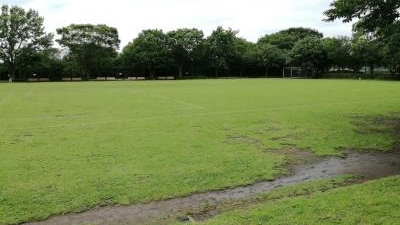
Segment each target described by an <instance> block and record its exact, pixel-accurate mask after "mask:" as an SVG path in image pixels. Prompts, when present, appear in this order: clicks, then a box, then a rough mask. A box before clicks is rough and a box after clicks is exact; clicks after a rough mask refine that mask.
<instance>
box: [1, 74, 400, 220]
mask: <svg viewBox="0 0 400 225" xmlns="http://www.w3.org/2000/svg"><path fill="white" fill-rule="evenodd" d="M0 115H1V118H0V125H1V126H0V137H1V139H0V159H1V160H0V171H1V173H0V224H10V223H19V222H22V221H29V220H32V219H40V218H46V217H48V216H50V215H53V214H59V213H65V212H71V211H82V210H86V209H88V208H91V207H94V206H96V205H103V204H128V203H135V202H148V201H152V200H158V199H165V198H171V197H176V196H182V195H188V194H190V193H195V192H202V191H206V190H214V189H221V188H226V187H232V186H238V185H244V184H250V183H254V182H256V181H260V180H266V179H273V178H274V177H275V176H277V175H279V174H282V173H284V172H285V170H284V165H285V162H286V157H285V156H284V155H280V154H279V150H280V149H285V148H288V147H296V148H301V149H309V150H311V151H313V152H315V153H316V154H318V155H328V154H330V155H338V154H341V149H346V148H351V149H361V150H369V149H377V150H390V149H391V148H392V147H393V146H394V144H395V142H396V141H397V137H396V136H394V134H393V131H394V129H395V127H394V126H393V123H391V122H390V121H393V120H394V119H395V120H398V119H399V118H400V83H399V82H380V81H349V80H346V81H343V80H340V81H339V80H282V79H276V80H274V79H249V80H244V79H243V80H196V81H171V82H168V81H167V82H165V81H161V82H158V81H152V82H151V81H150V82H80V83H32V84H18V83H13V84H4V83H3V84H0ZM388 121H389V122H388Z"/></svg>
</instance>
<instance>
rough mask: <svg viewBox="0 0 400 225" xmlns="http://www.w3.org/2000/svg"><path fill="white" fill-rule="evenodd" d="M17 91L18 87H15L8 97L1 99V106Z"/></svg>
mask: <svg viewBox="0 0 400 225" xmlns="http://www.w3.org/2000/svg"><path fill="white" fill-rule="evenodd" d="M16 91H17V89H14V91H12V92H10V93H9V94H8V95H7V96H6V97H4V98H3V99H2V100H1V101H0V106H2V105H3V104H4V103H5V102H7V100H8V99H10V98H11V97H12V96H13V95H14V94H15V92H16Z"/></svg>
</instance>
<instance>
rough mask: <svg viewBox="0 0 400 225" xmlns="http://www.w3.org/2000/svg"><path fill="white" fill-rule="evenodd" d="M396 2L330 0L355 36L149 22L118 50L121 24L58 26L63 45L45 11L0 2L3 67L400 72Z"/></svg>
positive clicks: (145, 72)
mask: <svg viewBox="0 0 400 225" xmlns="http://www.w3.org/2000/svg"><path fill="white" fill-rule="evenodd" d="M356 4H364V5H356ZM365 4H366V5H365ZM368 4H369V5H368ZM399 4H400V3H398V1H395V0H387V1H383V0H381V1H361V2H353V1H345V0H336V1H334V2H332V4H331V8H330V9H328V10H327V11H326V12H324V13H325V15H326V20H327V21H331V20H335V19H343V21H344V22H348V21H351V20H352V19H353V18H355V17H358V18H360V19H359V21H358V22H356V24H355V26H354V29H353V35H352V37H328V38H324V37H323V35H322V33H320V32H319V31H317V30H314V29H311V28H303V27H295V28H289V29H285V30H281V31H279V32H276V33H273V34H266V35H264V36H262V37H260V38H259V39H258V41H257V42H256V43H253V42H249V41H247V40H246V39H244V38H241V37H240V36H239V31H237V30H233V29H231V28H228V29H226V28H223V27H217V28H216V29H215V30H214V31H212V33H211V34H210V35H209V36H207V37H205V35H204V33H203V31H201V30H199V29H196V28H182V29H177V30H173V31H169V32H163V31H162V30H159V29H148V30H143V31H142V32H141V33H139V35H138V36H137V37H136V38H134V39H133V40H132V41H131V42H129V43H128V44H127V45H126V46H123V47H122V50H121V51H119V48H120V46H119V45H120V40H119V36H118V30H117V29H116V28H114V27H110V26H107V25H102V24H101V25H93V24H71V25H69V26H67V27H62V28H59V29H57V30H56V33H57V34H58V38H57V39H55V41H56V42H57V43H58V44H59V46H60V47H54V35H53V34H51V33H46V32H45V31H44V26H43V21H44V18H43V17H40V15H39V13H38V12H37V11H35V10H32V9H31V10H28V11H25V10H24V9H22V8H20V7H18V6H11V7H9V6H8V5H3V6H2V8H1V15H0V75H2V77H3V78H5V77H6V76H8V75H9V76H12V77H13V78H14V79H17V80H26V79H27V78H29V77H32V76H40V77H47V78H50V79H51V80H61V78H63V77H80V78H82V79H85V80H89V79H94V78H96V77H99V76H101V77H107V76H113V77H117V78H126V77H131V76H140V77H146V78H147V79H156V78H157V77H160V76H174V77H175V78H177V79H188V78H197V77H261V76H262V77H278V76H279V77H280V76H282V71H283V69H284V68H285V67H297V68H301V70H300V71H301V72H300V74H299V75H301V76H306V77H313V78H318V77H323V76H324V75H326V74H328V72H331V73H332V71H336V72H338V73H340V74H343V73H344V72H349V71H352V72H353V73H358V72H359V71H360V69H361V68H362V67H368V68H369V76H373V75H374V70H375V68H376V67H385V68H387V69H388V70H389V71H390V73H391V75H392V76H393V77H400V51H399V50H400V25H399V21H398V18H399V12H398V9H399ZM367 8H368V10H366V11H363V9H367Z"/></svg>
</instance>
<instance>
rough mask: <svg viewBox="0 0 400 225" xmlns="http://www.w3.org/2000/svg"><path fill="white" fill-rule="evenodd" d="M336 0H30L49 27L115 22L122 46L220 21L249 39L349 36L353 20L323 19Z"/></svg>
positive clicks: (52, 29) (206, 29)
mask: <svg viewBox="0 0 400 225" xmlns="http://www.w3.org/2000/svg"><path fill="white" fill-rule="evenodd" d="M331 1H332V0H307V1H298V0H279V1H278V0H247V1H243V0H113V1H85V0H30V1H27V2H26V3H25V4H23V5H22V6H23V7H25V8H33V9H36V10H38V11H39V14H40V15H42V16H43V17H44V19H45V26H46V29H47V30H48V31H49V32H53V33H55V29H56V28H59V27H63V26H68V25H69V24H71V23H93V24H107V25H109V26H113V27H116V28H117V29H118V31H119V35H120V39H121V41H122V42H121V48H122V47H123V46H125V45H126V44H127V43H128V42H129V41H131V40H132V39H133V38H135V37H136V36H137V34H138V33H139V32H141V30H143V29H153V28H158V29H163V30H164V31H170V30H174V29H177V28H192V27H195V28H198V29H201V30H203V31H204V32H205V34H206V35H209V34H210V33H211V31H212V30H214V29H215V28H216V27H217V26H224V27H226V28H228V27H231V28H232V29H235V30H239V31H240V33H239V35H240V36H241V37H244V38H246V39H247V40H249V41H253V42H255V41H257V39H258V38H259V37H260V36H262V35H264V34H267V33H273V32H277V31H279V30H282V29H286V28H289V27H299V26H302V27H310V28H314V29H317V30H319V31H321V32H323V33H324V34H325V36H337V35H350V34H351V25H349V24H342V23H341V22H340V21H338V22H335V23H326V22H323V21H322V19H323V15H322V12H323V11H324V10H326V9H327V8H328V6H329V3H330V2H331Z"/></svg>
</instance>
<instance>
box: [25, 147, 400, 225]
mask: <svg viewBox="0 0 400 225" xmlns="http://www.w3.org/2000/svg"><path fill="white" fill-rule="evenodd" d="M349 173H353V174H360V175H363V176H365V177H366V178H367V179H375V178H380V177H385V176H389V175H394V174H400V152H395V153H388V154H384V153H370V154H360V153H354V152H353V153H349V154H348V155H347V157H346V158H338V157H329V158H323V159H322V161H319V162H316V163H311V164H308V165H302V166H295V167H294V168H293V175H291V176H287V177H283V178H280V179H277V180H275V181H267V182H260V183H257V184H254V185H250V186H246V187H237V188H232V189H227V190H222V191H213V192H206V193H201V194H194V195H191V196H187V197H181V198H175V199H170V200H165V201H159V202H151V203H148V204H134V205H129V206H107V207H102V208H98V209H93V210H90V211H87V212H83V213H76V214H67V215H61V216H55V217H53V218H50V219H48V220H45V221H40V222H32V223H27V224H29V225H48V224H56V225H70V224H107V225H111V224H118V225H122V224H142V223H146V222H149V221H152V220H155V219H160V218H166V217H169V216H171V215H176V214H178V213H179V212H184V211H190V210H194V209H198V208H200V207H201V206H202V205H204V204H222V203H224V202H228V201H234V200H241V199H249V198H252V197H255V196H256V195H258V194H260V193H263V192H268V191H271V190H273V189H275V188H278V187H284V186H289V185H294V184H298V183H301V182H305V181H311V180H315V179H320V178H329V177H333V176H337V175H341V174H349Z"/></svg>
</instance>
